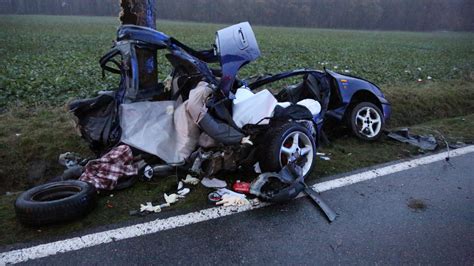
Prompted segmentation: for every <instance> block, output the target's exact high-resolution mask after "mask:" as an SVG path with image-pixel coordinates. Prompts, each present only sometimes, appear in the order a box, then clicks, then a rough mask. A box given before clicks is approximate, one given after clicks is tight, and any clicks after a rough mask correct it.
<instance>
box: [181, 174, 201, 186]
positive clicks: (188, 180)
mask: <svg viewBox="0 0 474 266" xmlns="http://www.w3.org/2000/svg"><path fill="white" fill-rule="evenodd" d="M182 181H183V182H184V183H185V184H187V185H193V186H196V185H197V184H199V182H201V180H199V179H198V178H195V177H193V176H191V175H187V176H186V179H183V180H182Z"/></svg>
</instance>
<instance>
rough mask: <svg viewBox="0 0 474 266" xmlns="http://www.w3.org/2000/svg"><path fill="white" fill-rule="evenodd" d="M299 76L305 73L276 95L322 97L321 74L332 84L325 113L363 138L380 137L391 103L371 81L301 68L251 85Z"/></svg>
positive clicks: (289, 98)
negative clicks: (296, 81) (299, 79)
mask: <svg viewBox="0 0 474 266" xmlns="http://www.w3.org/2000/svg"><path fill="white" fill-rule="evenodd" d="M299 76H300V77H302V81H301V82H300V83H298V84H295V85H291V86H288V87H286V88H284V89H283V90H281V91H280V92H279V93H278V94H277V95H276V98H277V99H278V100H279V101H288V102H292V103H296V102H297V101H299V100H300V99H305V98H311V99H318V97H319V96H318V95H320V91H321V85H320V81H319V80H318V78H317V77H318V76H324V77H325V78H326V79H327V82H328V83H329V88H330V97H329V103H328V105H327V112H326V113H325V116H324V117H325V118H326V119H327V118H329V119H332V120H335V121H336V122H338V123H342V124H343V125H345V126H346V127H347V128H349V129H350V131H351V132H352V133H353V135H354V136H356V137H358V138H360V139H362V140H366V141H374V140H377V139H379V138H380V136H381V135H382V133H383V129H384V127H385V124H386V122H387V121H388V120H389V119H390V116H391V105H390V103H389V101H388V100H387V99H386V98H385V96H384V94H383V93H382V91H381V90H380V88H379V87H377V86H376V85H375V84H373V83H371V82H370V81H367V80H364V79H362V78H359V77H355V76H349V75H343V74H340V73H336V72H333V71H330V70H324V71H316V70H308V69H301V70H294V71H289V72H283V73H279V74H276V75H267V76H261V77H258V78H257V79H256V80H254V81H253V82H252V83H250V84H249V85H248V87H249V88H250V89H252V90H258V89H260V88H262V87H267V86H271V84H272V83H274V82H277V81H281V80H284V79H291V78H294V77H299ZM318 100H319V101H320V99H318Z"/></svg>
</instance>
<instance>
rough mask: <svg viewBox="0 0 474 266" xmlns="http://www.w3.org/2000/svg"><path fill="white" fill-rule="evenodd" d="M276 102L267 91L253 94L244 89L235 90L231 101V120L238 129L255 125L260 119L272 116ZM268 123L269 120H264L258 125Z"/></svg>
mask: <svg viewBox="0 0 474 266" xmlns="http://www.w3.org/2000/svg"><path fill="white" fill-rule="evenodd" d="M277 102H278V101H277V100H276V99H275V97H274V96H273V94H272V93H271V92H270V91H268V90H263V91H261V92H259V93H257V94H253V92H251V91H250V90H248V89H246V88H240V89H238V90H237V93H236V94H235V99H234V101H233V107H232V109H233V116H232V118H233V120H234V122H235V124H236V125H237V126H238V127H240V128H242V127H243V126H245V125H256V124H257V123H258V122H261V120H262V119H264V118H267V117H271V116H272V113H273V110H274V109H275V106H276V105H277ZM268 123H269V120H264V121H262V122H261V123H260V124H268Z"/></svg>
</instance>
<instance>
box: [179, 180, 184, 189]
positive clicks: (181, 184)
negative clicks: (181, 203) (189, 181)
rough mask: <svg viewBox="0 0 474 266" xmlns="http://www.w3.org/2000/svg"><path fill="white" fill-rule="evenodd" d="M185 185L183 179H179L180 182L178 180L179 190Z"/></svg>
mask: <svg viewBox="0 0 474 266" xmlns="http://www.w3.org/2000/svg"><path fill="white" fill-rule="evenodd" d="M183 187H184V183H183V181H179V182H178V191H179V190H181V189H183Z"/></svg>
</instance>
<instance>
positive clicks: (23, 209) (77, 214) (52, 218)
mask: <svg viewBox="0 0 474 266" xmlns="http://www.w3.org/2000/svg"><path fill="white" fill-rule="evenodd" d="M96 197H97V193H96V189H95V187H94V186H92V185H91V184H89V183H86V182H82V181H77V180H73V181H62V182H55V183H48V184H44V185H40V186H37V187H35V188H32V189H30V190H28V191H26V192H24V193H23V194H21V195H20V196H19V197H18V198H17V199H16V201H15V212H16V217H17V219H18V220H19V221H20V222H21V223H22V224H24V225H27V226H42V225H48V224H54V223H61V222H67V221H72V220H75V219H78V218H81V217H83V216H85V215H86V214H88V213H89V212H90V211H91V210H92V209H93V208H94V206H95V203H96Z"/></svg>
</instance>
